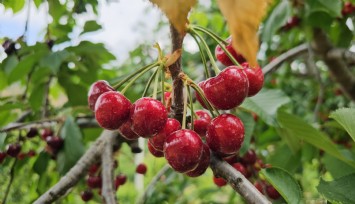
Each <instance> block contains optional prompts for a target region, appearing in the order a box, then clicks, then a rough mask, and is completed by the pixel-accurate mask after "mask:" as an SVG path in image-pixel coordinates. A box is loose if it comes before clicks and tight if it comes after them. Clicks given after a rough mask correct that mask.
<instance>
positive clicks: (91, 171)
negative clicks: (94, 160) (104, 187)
mask: <svg viewBox="0 0 355 204" xmlns="http://www.w3.org/2000/svg"><path fill="white" fill-rule="evenodd" d="M99 168H100V164H93V165H91V166H90V167H89V170H88V173H89V176H93V175H95V174H96V172H97V171H98V170H99Z"/></svg>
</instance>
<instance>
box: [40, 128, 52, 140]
mask: <svg viewBox="0 0 355 204" xmlns="http://www.w3.org/2000/svg"><path fill="white" fill-rule="evenodd" d="M53 135H54V132H53V130H51V129H44V130H43V132H42V134H41V137H42V139H43V140H46V139H47V137H49V136H53Z"/></svg>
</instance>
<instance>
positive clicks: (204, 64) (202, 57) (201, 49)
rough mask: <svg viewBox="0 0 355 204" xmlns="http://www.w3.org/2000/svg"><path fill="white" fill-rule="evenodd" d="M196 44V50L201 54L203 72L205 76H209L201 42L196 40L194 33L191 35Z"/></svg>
mask: <svg viewBox="0 0 355 204" xmlns="http://www.w3.org/2000/svg"><path fill="white" fill-rule="evenodd" d="M191 36H192V37H193V38H194V40H195V42H196V44H197V46H198V50H199V52H200V55H201V59H202V63H203V67H204V68H205V74H206V78H210V77H211V76H210V72H209V71H208V67H207V63H206V56H205V53H204V52H203V48H202V47H201V44H200V43H199V42H198V39H197V38H196V36H195V35H191Z"/></svg>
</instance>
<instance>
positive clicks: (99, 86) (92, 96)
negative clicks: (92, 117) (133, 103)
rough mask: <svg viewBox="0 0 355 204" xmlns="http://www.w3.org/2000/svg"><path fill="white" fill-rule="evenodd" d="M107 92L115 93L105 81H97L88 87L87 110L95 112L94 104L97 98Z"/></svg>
mask: <svg viewBox="0 0 355 204" xmlns="http://www.w3.org/2000/svg"><path fill="white" fill-rule="evenodd" d="M108 91H115V90H114V89H113V88H112V87H111V86H110V85H109V83H108V82H107V81H105V80H100V81H97V82H95V83H93V84H92V85H91V86H90V89H89V93H88V103H89V108H90V109H91V110H92V111H95V104H96V101H97V99H98V98H99V96H101V94H103V93H105V92H108Z"/></svg>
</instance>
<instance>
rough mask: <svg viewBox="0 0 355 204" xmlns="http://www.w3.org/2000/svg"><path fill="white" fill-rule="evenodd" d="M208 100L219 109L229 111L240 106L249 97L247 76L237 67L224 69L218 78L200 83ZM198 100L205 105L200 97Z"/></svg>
mask: <svg viewBox="0 0 355 204" xmlns="http://www.w3.org/2000/svg"><path fill="white" fill-rule="evenodd" d="M199 86H200V87H201V89H202V90H203V92H204V94H205V96H206V98H207V100H208V101H209V102H210V103H211V104H212V105H213V106H214V107H216V108H217V109H221V110H229V109H232V108H235V107H237V106H238V105H240V104H241V103H242V102H243V101H244V99H245V98H246V97H247V95H248V90H249V82H248V78H247V75H246V74H245V72H244V71H243V69H241V68H240V67H237V66H230V67H227V68H226V69H224V70H223V71H222V72H221V73H219V74H218V75H217V76H215V77H212V78H209V79H207V80H206V81H202V82H200V83H199ZM197 100H199V102H200V103H201V104H202V106H204V107H205V106H206V105H204V103H203V101H202V100H201V98H200V97H199V96H197Z"/></svg>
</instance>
